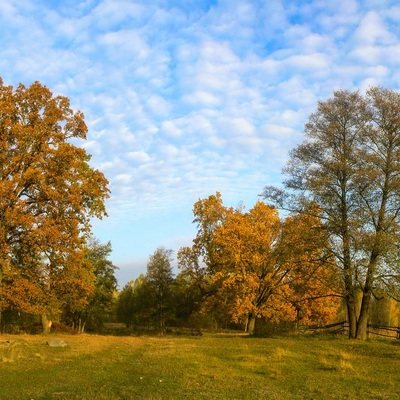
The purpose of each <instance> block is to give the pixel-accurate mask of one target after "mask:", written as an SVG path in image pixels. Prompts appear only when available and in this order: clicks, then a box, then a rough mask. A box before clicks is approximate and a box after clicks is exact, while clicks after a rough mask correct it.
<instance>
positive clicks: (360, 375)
mask: <svg viewBox="0 0 400 400" xmlns="http://www.w3.org/2000/svg"><path fill="white" fill-rule="evenodd" d="M52 338H60V339H64V340H66V341H67V342H68V346H67V347H64V348H53V347H50V346H48V345H46V341H47V340H49V339H52ZM7 341H8V342H9V343H7ZM0 399H1V400H7V399H15V400H20V399H21V400H24V399H27V400H29V399H34V400H39V399H93V400H94V399H96V400H98V399H242V400H243V399H252V400H258V399H284V400H285V399H291V400H293V399H324V400H325V399H348V400H351V399H357V400H359V399H363V400H364V399H376V400H378V399H390V400H392V399H400V341H397V340H387V341H381V340H379V341H378V340H376V341H370V342H359V341H349V340H347V339H345V338H343V337H339V338H330V337H319V336H309V337H290V338H272V339H263V338H250V337H246V336H240V335H228V334H206V335H204V336H201V337H189V336H166V337H114V336H91V335H77V336H63V335H54V336H48V337H46V336H40V335H39V336H25V335H21V336H8V335H3V336H0Z"/></svg>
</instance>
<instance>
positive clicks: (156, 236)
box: [0, 0, 400, 279]
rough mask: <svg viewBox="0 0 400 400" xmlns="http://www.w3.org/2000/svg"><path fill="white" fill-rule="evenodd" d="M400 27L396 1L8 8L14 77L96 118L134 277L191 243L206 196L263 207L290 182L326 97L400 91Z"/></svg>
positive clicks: (94, 144) (117, 248)
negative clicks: (287, 174)
mask: <svg viewBox="0 0 400 400" xmlns="http://www.w3.org/2000/svg"><path fill="white" fill-rule="evenodd" d="M399 23H400V7H399V6H398V4H397V1H396V0H387V1H382V2H378V1H373V0H368V1H362V0H338V1H335V2H329V1H322V2H321V1H318V0H311V1H308V2H304V1H301V0H298V1H293V0H276V1H258V0H207V1H206V0H190V1H184V2H176V1H173V0H155V1H152V2H148V1H145V0H137V1H135V0H68V1H64V2H56V1H51V0H40V1H36V0H2V1H1V2H0V35H1V37H2V40H1V42H0V76H2V77H3V79H4V81H5V82H6V83H10V84H13V85H16V84H18V83H19V82H23V83H24V84H27V85H28V84H30V83H31V82H32V81H35V80H39V81H41V82H42V83H44V84H46V85H47V86H49V87H50V88H51V90H52V91H53V92H54V93H57V94H64V95H66V96H68V97H69V98H70V99H71V103H72V106H73V107H74V108H76V109H80V110H82V111H83V112H84V114H85V117H86V121H87V123H88V126H89V134H88V141H87V142H86V143H84V144H82V145H83V146H84V147H86V149H87V151H88V152H89V153H90V154H92V155H93V157H92V164H93V165H94V166H95V167H98V168H99V169H101V170H102V171H104V172H105V174H106V176H107V178H108V179H109V181H110V188H111V190H112V196H111V198H110V200H109V201H108V203H107V205H108V211H109V215H110V217H109V219H108V221H105V222H102V223H97V222H96V223H95V225H94V231H95V232H94V233H95V234H96V235H97V236H99V237H100V239H102V240H104V241H107V240H111V242H112V244H113V247H114V255H113V257H115V260H114V261H115V263H117V264H119V265H121V266H122V267H123V268H122V270H121V271H122V272H121V274H123V271H125V269H124V268H125V266H128V265H135V266H137V265H139V264H138V262H139V261H138V260H140V262H142V267H143V268H144V267H145V265H143V260H145V259H146V257H147V256H148V254H150V253H152V252H153V251H154V250H155V248H156V247H157V246H159V245H167V246H170V247H172V248H173V249H174V250H178V247H179V246H180V245H182V244H188V243H190V237H191V236H192V235H193V227H192V226H191V224H190V222H191V219H192V217H191V208H192V205H193V203H194V202H195V201H196V200H197V199H198V198H199V197H205V196H208V195H209V194H211V193H214V192H215V191H216V190H219V191H221V192H222V195H223V198H224V199H225V200H226V201H227V203H230V204H232V205H236V204H237V203H238V202H239V201H241V200H243V201H244V202H245V204H246V205H247V206H248V207H251V206H252V204H253V203H254V202H255V200H256V199H257V194H258V193H260V191H261V190H262V187H263V186H264V185H266V184H274V183H275V184H276V183H279V182H280V180H281V176H280V170H281V168H282V166H283V165H284V162H285V160H286V158H287V153H288V151H289V150H290V149H291V148H292V147H293V146H295V145H296V144H297V143H299V142H300V141H301V140H302V132H303V126H304V123H305V121H306V119H307V116H308V115H309V114H310V113H311V112H312V111H314V110H315V107H316V103H317V101H318V100H319V99H326V98H327V97H328V96H330V95H331V94H332V91H333V90H335V89H340V88H343V89H350V90H353V89H360V90H366V89H367V88H368V87H369V86H370V85H382V86H387V87H391V88H394V89H397V88H398V82H399V81H400V80H399V78H400V76H399V75H400V72H398V71H400V68H399V66H400V65H399V64H400V37H399V35H400V33H399V31H398V29H397V27H398V26H399ZM185 240H186V241H187V243H185ZM132 274H133V275H134V273H133V272H132ZM131 277H134V276H131ZM121 279H122V278H121Z"/></svg>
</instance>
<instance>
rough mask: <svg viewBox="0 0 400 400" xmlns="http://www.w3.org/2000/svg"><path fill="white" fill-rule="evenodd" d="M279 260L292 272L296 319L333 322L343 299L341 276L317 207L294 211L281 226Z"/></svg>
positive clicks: (290, 283) (290, 294)
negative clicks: (303, 211) (305, 210)
mask: <svg viewBox="0 0 400 400" xmlns="http://www.w3.org/2000/svg"><path fill="white" fill-rule="evenodd" d="M278 247H279V259H280V262H281V263H283V264H285V265H286V269H287V270H288V271H289V273H288V276H287V279H286V282H287V284H288V291H287V292H288V297H287V299H286V300H287V302H288V303H289V304H291V305H292V307H293V309H294V310H295V319H294V322H295V324H296V326H297V324H298V323H300V322H302V323H305V324H310V323H314V324H327V323H330V322H333V320H334V319H335V317H336V313H337V310H338V308H339V307H340V304H341V301H342V297H343V296H342V295H341V285H340V275H339V274H338V271H337V267H336V265H335V260H334V258H333V257H332V254H331V252H330V251H329V243H328V237H327V235H326V230H325V229H324V226H323V224H322V221H321V219H320V218H319V216H318V210H317V209H316V208H315V207H312V209H310V210H309V212H308V213H294V214H292V215H290V216H288V217H286V218H285V220H284V221H283V222H282V226H281V234H280V240H279V246H278Z"/></svg>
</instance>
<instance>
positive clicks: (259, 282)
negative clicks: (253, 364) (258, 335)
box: [178, 193, 339, 333]
mask: <svg viewBox="0 0 400 400" xmlns="http://www.w3.org/2000/svg"><path fill="white" fill-rule="evenodd" d="M194 213H195V222H197V224H198V234H197V236H196V238H195V239H194V240H193V246H192V247H185V248H182V249H181V250H180V251H179V253H178V260H179V266H180V267H181V268H182V269H183V272H184V273H186V274H189V275H190V276H191V277H192V280H193V281H195V282H198V285H199V287H200V289H202V294H203V302H202V309H203V311H207V312H213V313H215V310H216V309H217V308H219V309H221V310H224V312H226V313H227V314H228V316H229V318H230V320H231V321H234V322H245V325H246V330H247V331H248V332H249V333H253V332H254V329H255V321H256V319H257V318H260V317H265V318H267V319H269V320H273V321H276V322H277V321H280V320H285V321H293V322H296V321H298V320H299V319H300V316H301V317H302V319H303V321H307V322H309V321H311V320H313V321H315V320H319V321H321V322H325V321H328V320H329V319H330V318H331V317H332V316H333V315H334V313H335V311H336V308H335V307H336V306H337V302H335V301H334V299H335V298H336V299H337V298H338V297H339V296H338V297H336V296H337V294H336V292H335V288H336V287H337V286H336V285H337V282H338V277H337V276H336V275H335V269H333V268H331V267H332V265H331V263H332V260H331V259H330V258H329V255H330V254H331V253H329V252H326V242H327V237H326V232H325V230H324V229H323V227H322V224H321V221H320V219H319V218H318V216H314V215H313V214H312V213H311V214H310V215H308V216H305V215H300V214H299V215H293V216H290V217H287V218H286V219H285V220H284V221H281V220H280V218H279V214H278V211H277V209H276V208H274V207H271V206H268V205H267V204H265V203H264V202H261V201H258V202H257V203H256V204H255V205H254V207H253V208H252V209H251V210H249V211H248V212H245V211H244V209H243V208H242V207H238V208H233V207H225V206H224V205H223V203H222V198H221V195H220V194H219V193H217V194H216V195H212V196H209V197H208V198H207V199H202V200H199V201H198V202H197V203H195V207H194ZM315 215H317V213H315Z"/></svg>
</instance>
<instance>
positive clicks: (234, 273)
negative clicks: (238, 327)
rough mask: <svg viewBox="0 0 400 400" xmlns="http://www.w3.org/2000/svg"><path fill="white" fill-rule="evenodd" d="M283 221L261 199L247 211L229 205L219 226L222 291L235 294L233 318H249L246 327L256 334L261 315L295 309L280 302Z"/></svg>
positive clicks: (283, 275) (217, 255)
mask: <svg viewBox="0 0 400 400" xmlns="http://www.w3.org/2000/svg"><path fill="white" fill-rule="evenodd" d="M279 233H280V220H279V215H278V212H277V210H276V209H275V208H273V207H270V206H268V205H266V204H265V203H263V202H261V201H258V202H257V203H256V204H255V206H254V207H253V208H252V209H251V210H250V211H249V212H247V213H245V212H243V210H242V209H240V208H238V209H233V208H229V209H228V210H227V213H226V217H225V220H224V223H223V224H222V225H221V226H219V227H218V228H217V229H216V232H215V245H216V247H217V248H218V251H217V252H216V253H215V255H214V257H215V258H216V260H217V263H218V265H219V268H218V272H217V273H216V274H215V275H214V279H216V280H220V281H221V282H222V288H221V290H222V291H225V290H227V291H228V292H231V293H232V295H233V302H232V305H231V308H230V314H231V317H232V319H233V320H235V321H240V320H242V319H244V318H245V319H246V320H247V321H246V330H247V331H248V332H249V333H253V331H254V327H255V320H256V318H257V317H261V316H267V317H270V318H272V317H275V318H277V317H278V315H286V314H287V313H288V312H290V311H291V307H290V305H288V304H286V303H284V302H282V301H280V300H281V299H282V296H278V293H279V292H281V291H282V290H284V289H285V286H286V275H287V273H288V271H287V269H286V266H287V265H285V264H281V263H279V262H277V258H276V257H277V254H276V243H277V242H278V238H279Z"/></svg>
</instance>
